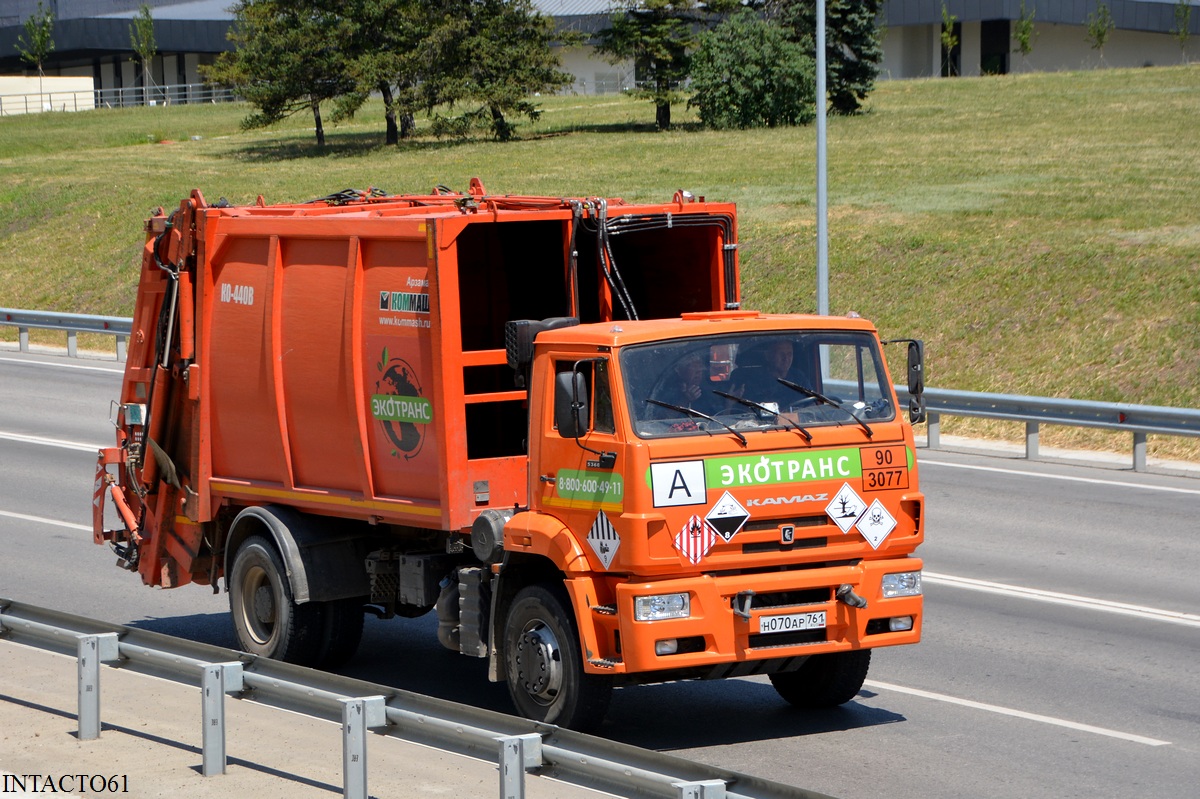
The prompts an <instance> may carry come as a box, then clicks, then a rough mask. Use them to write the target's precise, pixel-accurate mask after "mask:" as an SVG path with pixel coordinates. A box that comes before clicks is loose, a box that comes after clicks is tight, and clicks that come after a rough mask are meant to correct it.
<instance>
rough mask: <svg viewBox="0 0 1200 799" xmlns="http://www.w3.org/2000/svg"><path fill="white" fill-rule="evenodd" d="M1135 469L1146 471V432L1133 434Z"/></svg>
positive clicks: (1136, 470)
mask: <svg viewBox="0 0 1200 799" xmlns="http://www.w3.org/2000/svg"><path fill="white" fill-rule="evenodd" d="M1133 470H1134V471H1135V472H1144V471H1146V434H1145V433H1134V434H1133Z"/></svg>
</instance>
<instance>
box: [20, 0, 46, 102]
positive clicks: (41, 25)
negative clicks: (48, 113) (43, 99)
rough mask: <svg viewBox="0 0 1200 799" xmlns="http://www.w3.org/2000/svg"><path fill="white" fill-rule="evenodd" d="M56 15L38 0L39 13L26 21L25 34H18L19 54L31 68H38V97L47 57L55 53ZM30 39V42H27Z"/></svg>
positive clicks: (35, 13)
mask: <svg viewBox="0 0 1200 799" xmlns="http://www.w3.org/2000/svg"><path fill="white" fill-rule="evenodd" d="M53 34H54V14H53V13H52V12H50V11H47V10H46V9H44V8H42V0H38V7H37V11H35V12H34V13H33V14H31V15H30V16H29V17H28V18H27V19H26V20H25V34H24V36H22V35H21V34H17V52H18V53H20V54H21V58H22V59H23V60H24V61H26V62H27V63H28V64H30V65H31V66H34V67H37V72H38V95H39V96H40V95H41V94H42V93H43V92H42V78H44V77H45V73H44V72H42V65H43V64H45V63H46V56H48V55H50V53H52V52H53V51H54V37H53ZM26 37H28V39H29V40H28V41H26Z"/></svg>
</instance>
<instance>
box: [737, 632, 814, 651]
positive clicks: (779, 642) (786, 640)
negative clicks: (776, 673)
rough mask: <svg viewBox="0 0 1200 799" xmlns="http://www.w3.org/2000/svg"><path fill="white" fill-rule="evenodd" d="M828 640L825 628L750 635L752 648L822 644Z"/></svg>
mask: <svg viewBox="0 0 1200 799" xmlns="http://www.w3.org/2000/svg"><path fill="white" fill-rule="evenodd" d="M826 640H827V635H826V632H825V630H798V631H796V632H794V633H758V634H755V635H751V636H750V648H751V649H770V648H778V647H781V646H798V645H800V644H821V643H824V642H825V641H826Z"/></svg>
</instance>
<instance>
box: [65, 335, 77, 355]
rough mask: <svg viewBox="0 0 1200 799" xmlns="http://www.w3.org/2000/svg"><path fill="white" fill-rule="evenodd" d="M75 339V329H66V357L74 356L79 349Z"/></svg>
mask: <svg viewBox="0 0 1200 799" xmlns="http://www.w3.org/2000/svg"><path fill="white" fill-rule="evenodd" d="M75 339H76V336H75V331H74V330H68V331H67V357H68V358H74V357H75V355H76V353H77V352H78V350H79V346H78V344H77V343H76V341H75Z"/></svg>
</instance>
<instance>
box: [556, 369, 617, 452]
mask: <svg viewBox="0 0 1200 799" xmlns="http://www.w3.org/2000/svg"><path fill="white" fill-rule="evenodd" d="M572 370H575V371H578V372H579V374H581V375H582V376H583V383H584V386H585V387H586V391H587V395H588V407H589V409H590V411H591V418H590V419H589V420H588V429H589V430H591V431H593V432H596V433H610V434H611V433H615V432H616V431H617V426H616V420H615V417H614V416H613V400H612V388H611V386H610V383H609V379H608V361H607V360H602V359H598V360H584V361H580V362H578V367H576V361H568V360H562V361H555V362H554V371H555V372H556V373H558V374H562V373H564V372H570V371H572Z"/></svg>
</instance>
